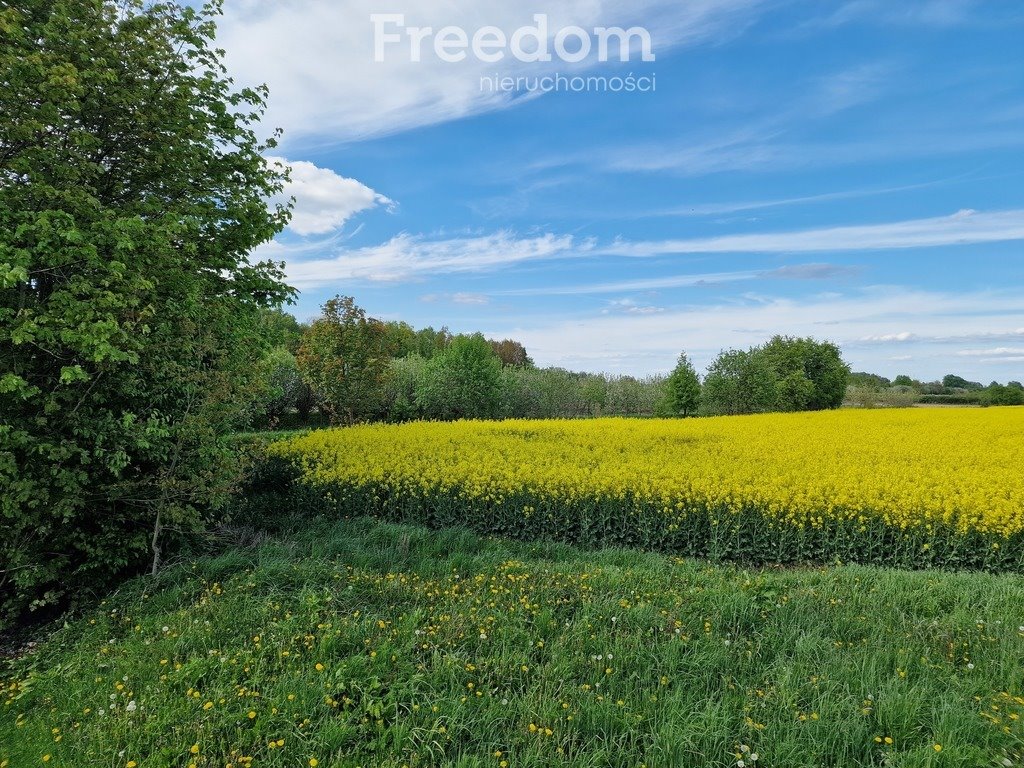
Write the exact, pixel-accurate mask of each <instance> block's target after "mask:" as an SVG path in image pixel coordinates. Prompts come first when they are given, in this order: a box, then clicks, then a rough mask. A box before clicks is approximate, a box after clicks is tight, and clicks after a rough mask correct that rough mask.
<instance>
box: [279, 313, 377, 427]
mask: <svg viewBox="0 0 1024 768" xmlns="http://www.w3.org/2000/svg"><path fill="white" fill-rule="evenodd" d="M390 360H391V355H390V354H389V349H388V333H387V328H386V326H385V325H384V323H382V322H381V321H380V320H376V319H374V318H372V317H367V316H366V312H365V311H364V310H363V309H362V308H360V307H359V306H357V305H356V303H355V300H354V299H353V298H352V297H350V296H336V297H335V298H333V299H330V300H329V301H328V302H327V303H326V304H324V306H323V312H322V314H321V316H320V317H319V318H317V319H316V320H315V321H314V322H313V324H312V325H311V326H310V328H309V330H308V331H306V333H305V334H304V335H303V337H302V343H301V344H300V345H299V354H298V355H297V357H296V361H297V363H298V366H299V371H300V372H301V373H302V378H303V379H304V380H305V382H306V383H307V384H309V386H310V387H311V388H312V389H313V391H314V392H315V393H316V395H317V397H318V399H319V401H320V403H321V406H322V407H323V408H324V409H325V410H326V411H327V414H328V415H329V416H330V419H331V422H332V423H334V424H354V423H355V422H357V421H362V420H366V419H372V418H375V417H377V416H380V415H382V413H383V410H384V405H385V390H384V387H385V384H386V382H387V376H388V365H389V362H390Z"/></svg>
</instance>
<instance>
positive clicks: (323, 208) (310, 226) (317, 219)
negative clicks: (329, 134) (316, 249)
mask: <svg viewBox="0 0 1024 768" xmlns="http://www.w3.org/2000/svg"><path fill="white" fill-rule="evenodd" d="M267 161H268V162H269V163H280V164H281V165H285V166H290V167H291V180H290V181H289V182H288V183H287V184H286V185H285V189H284V191H283V192H282V194H281V195H280V196H279V198H278V200H276V201H275V202H284V201H287V200H288V199H289V198H290V197H294V198H295V208H294V209H293V210H292V220H291V223H290V224H289V225H288V228H289V229H291V230H292V231H293V232H295V233H296V234H299V235H323V234H327V233H329V232H334V231H335V230H337V229H339V228H340V227H341V226H342V225H343V224H344V223H345V222H346V221H348V220H349V219H350V218H351V217H352V216H354V215H355V214H357V213H360V212H362V211H365V210H369V209H370V208H374V207H376V206H378V205H386V206H389V207H390V206H393V205H394V203H393V202H392V201H391V200H389V199H388V198H386V197H384V195H381V194H378V193H377V192H374V191H373V190H372V189H370V188H369V187H368V186H366V185H365V184H363V183H361V182H358V181H356V180H355V179H347V178H345V177H343V176H339V175H338V174H337V173H335V172H334V171H332V170H330V169H329V168H320V167H318V166H316V165H314V164H313V163H310V162H306V161H304V160H285V159H284V158H283V157H268V158H267Z"/></svg>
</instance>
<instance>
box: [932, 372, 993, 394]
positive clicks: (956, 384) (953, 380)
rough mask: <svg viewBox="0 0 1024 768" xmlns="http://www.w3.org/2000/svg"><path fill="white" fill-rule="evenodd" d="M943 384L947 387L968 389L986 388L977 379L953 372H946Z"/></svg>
mask: <svg viewBox="0 0 1024 768" xmlns="http://www.w3.org/2000/svg"><path fill="white" fill-rule="evenodd" d="M942 386H944V387H945V388H946V389H967V390H979V389H984V388H985V386H984V385H983V384H979V383H978V382H976V381H968V380H967V379H965V378H964V377H963V376H956V375H954V374H952V373H949V374H946V375H945V376H943V377H942Z"/></svg>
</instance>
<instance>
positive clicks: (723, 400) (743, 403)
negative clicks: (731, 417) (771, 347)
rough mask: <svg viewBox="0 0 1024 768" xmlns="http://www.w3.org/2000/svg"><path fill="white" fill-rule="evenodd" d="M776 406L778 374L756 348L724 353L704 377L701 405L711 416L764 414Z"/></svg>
mask: <svg viewBox="0 0 1024 768" xmlns="http://www.w3.org/2000/svg"><path fill="white" fill-rule="evenodd" d="M777 403H778V391H777V385H776V378H775V372H774V371H773V370H772V367H771V365H770V364H769V363H768V360H767V359H766V358H765V356H764V355H762V354H759V352H758V350H757V348H751V349H749V350H746V351H744V350H740V349H731V350H728V351H725V352H722V353H721V354H720V355H719V356H718V357H717V358H716V359H715V361H714V362H713V363H712V364H711V366H710V367H709V368H708V373H707V376H705V377H704V389H703V391H702V392H701V404H702V406H703V408H704V409H705V411H706V412H708V413H711V414H739V413H764V412H766V411H771V410H774V409H775V407H776V406H777Z"/></svg>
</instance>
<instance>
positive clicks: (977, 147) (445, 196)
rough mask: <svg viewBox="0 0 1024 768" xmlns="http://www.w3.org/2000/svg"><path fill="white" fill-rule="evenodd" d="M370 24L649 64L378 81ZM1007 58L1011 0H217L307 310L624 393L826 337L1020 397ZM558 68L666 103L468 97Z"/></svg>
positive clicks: (1017, 221) (447, 69)
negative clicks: (776, 341)
mask: <svg viewBox="0 0 1024 768" xmlns="http://www.w3.org/2000/svg"><path fill="white" fill-rule="evenodd" d="M374 13H401V14H404V16H405V20H406V24H407V25H408V26H421V27H425V26H431V27H432V28H434V29H435V30H436V29H438V28H440V27H444V26H446V25H455V26H460V27H462V28H464V29H466V30H467V31H468V34H469V35H472V34H473V31H474V30H476V29H478V28H480V27H482V26H485V25H493V26H497V27H499V28H501V29H502V30H506V31H508V32H509V34H511V31H512V30H514V29H516V28H518V27H520V26H523V25H529V24H532V23H533V15H534V14H536V13H543V14H546V15H547V16H548V17H549V26H550V28H551V29H552V30H557V29H560V28H562V27H564V26H566V25H570V24H572V25H578V26H579V27H581V28H583V29H585V30H593V29H594V28H595V27H598V26H606V27H612V26H622V27H628V26H630V25H639V26H643V27H644V28H646V29H647V30H649V32H650V34H651V37H652V50H653V53H654V54H655V61H652V62H645V61H642V60H641V57H640V55H639V51H633V52H632V53H633V54H634V55H633V57H632V60H631V61H629V62H625V63H622V62H619V61H615V62H607V63H605V62H600V61H598V60H597V57H596V56H593V55H592V56H591V57H589V58H587V59H585V60H584V61H582V62H580V63H567V62H564V61H559V60H558V59H557V57H554V58H555V60H554V61H552V62H548V63H545V62H534V63H521V62H518V61H515V62H511V57H506V60H504V61H502V62H499V63H485V62H481V61H479V60H476V59H475V58H474V57H473V56H472V55H470V56H467V57H466V59H465V60H464V61H462V62H459V63H449V62H444V61H441V60H439V59H438V58H437V57H436V55H435V54H434V52H433V51H432V50H426V51H425V53H424V56H423V57H422V60H421V61H419V62H414V61H411V60H410V58H411V57H410V55H409V52H408V50H407V49H406V48H405V47H404V44H403V45H398V44H394V45H391V46H390V47H388V48H387V49H386V54H387V56H386V58H385V60H384V61H382V62H378V61H375V60H374V28H373V24H372V22H371V20H370V17H371V14H374ZM395 28H396V29H397V27H395ZM1022 39H1024V5H1022V4H1020V3H1018V2H1015V1H1013V0H1005V1H1003V0H988V1H985V2H983V1H981V0H979V1H977V2H970V0H901V2H893V1H892V0H834V1H833V2H824V1H821V0H814V1H813V2H812V1H811V0H780V1H778V2H759V1H758V0H689V1H687V0H683V2H679V0H674V1H673V2H668V1H667V0H633V1H632V2H626V1H625V0H576V1H575V2H573V1H571V0H538V2H537V3H535V4H534V5H530V6H520V5H519V4H516V5H515V6H513V4H510V3H508V2H507V1H505V0H474V1H473V2H469V1H468V0H453V1H451V2H446V3H441V2H438V1H437V0H390V1H389V2H386V3H385V2H383V1H382V0H345V1H344V2H332V1H330V0H288V2H281V3H275V4H269V3H265V2H262V1H261V0H227V2H226V13H225V17H224V18H223V19H222V20H221V31H220V43H221V44H222V45H223V46H224V47H225V48H226V49H227V51H228V58H227V62H228V66H229V68H230V70H231V72H232V74H234V75H235V76H236V79H237V80H238V81H239V82H242V83H257V82H266V83H268V84H269V86H270V88H271V107H270V112H269V114H268V116H267V123H268V125H272V126H280V127H281V128H283V129H284V131H285V138H284V142H283V144H282V145H281V146H280V147H279V148H278V150H277V155H278V156H279V157H280V158H281V159H283V160H286V161H287V162H288V163H290V164H291V165H292V166H293V169H294V171H293V184H292V186H291V188H290V189H289V193H290V194H294V195H295V197H296V199H297V206H296V215H295V218H294V220H293V223H292V226H291V228H290V229H289V230H288V231H287V232H285V233H283V234H282V235H281V236H280V237H279V238H278V239H277V241H275V242H274V243H272V244H269V245H268V246H266V247H264V248H261V249H260V255H263V256H268V257H272V258H275V259H281V260H284V261H286V262H287V265H288V267H287V271H288V274H289V276H290V278H291V280H292V281H293V283H294V284H296V285H297V286H298V287H299V288H300V289H301V297H300V299H299V302H298V304H297V306H296V307H294V308H293V311H294V312H295V314H296V315H297V316H299V317H300V318H302V319H308V318H310V317H312V316H314V315H315V314H316V312H317V309H318V307H319V305H320V304H321V303H322V302H323V301H324V300H325V299H326V298H328V297H330V296H332V295H334V294H336V293H342V294H348V295H353V296H355V297H356V299H357V301H358V302H359V303H360V304H361V305H362V306H364V307H365V308H366V309H367V311H368V312H370V313H371V314H373V315H376V316H378V317H382V318H387V319H402V320H406V321H407V322H409V323H411V324H413V325H415V326H424V325H433V326H435V327H438V326H440V325H448V326H449V327H450V328H451V329H452V330H454V331H475V330H480V331H483V332H484V333H486V334H487V335H489V336H492V337H513V338H517V339H520V340H522V341H523V342H524V343H525V344H526V346H527V349H528V350H529V351H530V352H531V354H532V355H533V357H534V358H535V360H536V361H537V362H538V363H539V364H542V365H562V366H565V367H569V368H574V369H584V370H593V371H607V372H610V373H633V374H646V373H653V372H658V371H664V370H667V369H670V368H671V367H672V365H673V363H674V359H675V357H676V356H677V354H678V353H679V351H680V350H682V349H686V350H687V351H688V352H690V353H691V356H692V357H693V358H694V359H695V361H696V363H697V365H698V367H700V368H702V367H704V366H705V365H706V364H707V363H708V362H710V360H711V359H712V358H713V357H714V355H715V354H717V352H718V351H719V350H720V349H722V348H727V347H746V346H749V345H751V344H756V343H759V342H761V341H763V340H765V339H766V338H767V337H769V336H770V335H772V334H774V333H788V334H799V335H813V336H816V337H818V338H828V339H831V340H834V341H836V342H838V343H840V344H841V345H842V347H843V350H844V355H845V357H846V358H847V360H848V361H849V362H850V363H851V365H852V366H853V367H854V368H855V369H862V370H871V371H876V372H879V373H883V374H885V375H889V376H894V375H896V374H898V373H903V372H906V373H909V374H911V375H913V376H916V377H919V378H923V379H931V378H936V377H940V376H942V375H943V374H945V373H948V372H951V371H955V372H958V373H960V374H962V375H965V376H968V377H969V378H973V379H978V380H982V381H985V382H988V381H991V380H993V379H995V380H1000V381H1006V380H1009V379H1017V380H1021V379H1024V258H1022V256H1024V254H1022V242H1024V46H1022V45H1020V42H1021V40H1022ZM427 47H428V49H429V42H428V46H427ZM556 73H558V74H564V75H565V76H569V77H571V76H577V75H578V76H584V77H586V76H605V77H614V76H616V75H617V76H620V77H625V76H627V75H629V74H633V75H634V76H647V77H653V78H655V82H656V90H654V91H648V92H643V93H640V92H632V93H625V92H617V93H614V92H600V91H591V92H579V93H572V92H558V93H547V94H530V93H528V92H523V91H520V92H518V93H513V94H508V93H506V94H495V93H492V92H487V91H486V89H482V88H481V78H482V77H490V76H494V75H510V76H526V77H527V78H536V77H541V76H552V75H554V74H556Z"/></svg>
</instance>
